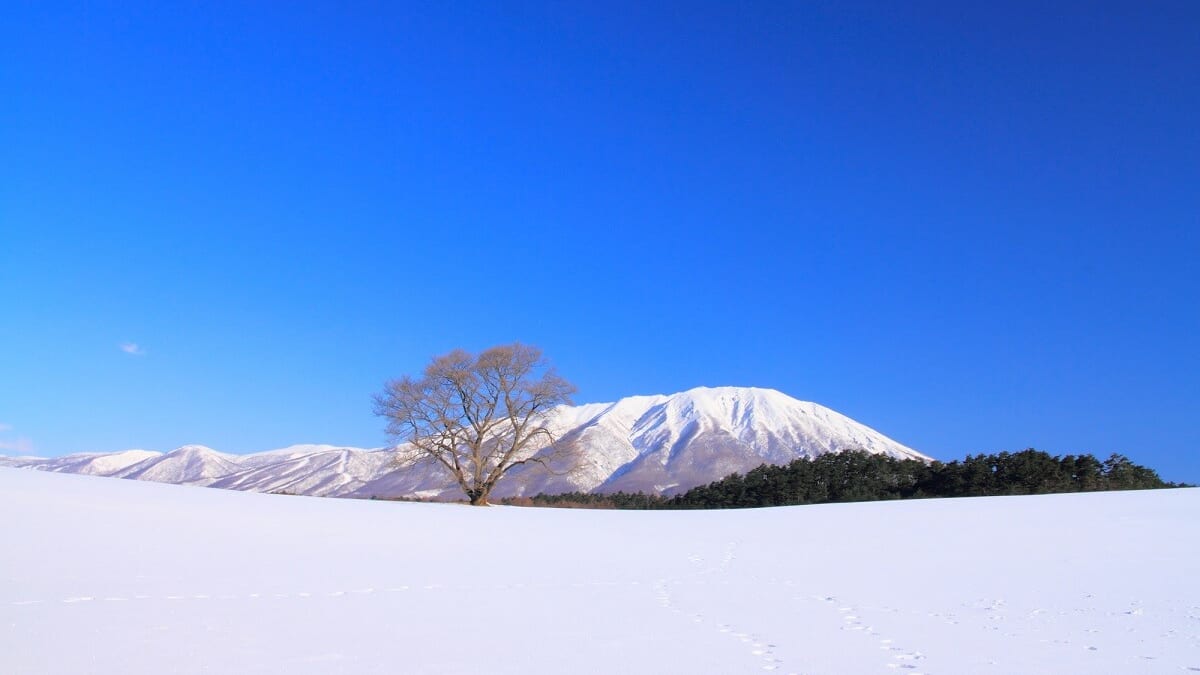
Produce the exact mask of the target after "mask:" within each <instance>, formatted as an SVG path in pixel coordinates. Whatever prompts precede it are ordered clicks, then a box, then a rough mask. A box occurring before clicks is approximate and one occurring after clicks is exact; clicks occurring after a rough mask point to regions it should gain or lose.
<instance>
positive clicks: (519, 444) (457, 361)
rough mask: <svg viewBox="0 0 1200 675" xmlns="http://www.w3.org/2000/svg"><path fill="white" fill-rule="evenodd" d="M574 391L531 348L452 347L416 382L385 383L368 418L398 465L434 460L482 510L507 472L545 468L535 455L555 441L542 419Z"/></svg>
mask: <svg viewBox="0 0 1200 675" xmlns="http://www.w3.org/2000/svg"><path fill="white" fill-rule="evenodd" d="M573 393H575V387H574V385H572V384H571V383H570V382H567V381H566V380H565V379H563V378H562V377H559V375H558V373H557V372H555V370H554V368H553V367H551V366H550V365H549V364H548V363H547V362H546V361H545V359H543V358H542V351H541V350H540V349H538V348H537V347H533V346H529V345H523V344H520V343H513V344H511V345H501V346H498V347H492V348H490V349H487V350H484V351H483V352H481V353H479V354H478V355H475V354H471V353H469V352H466V351H463V350H461V349H456V350H454V351H452V352H450V353H449V354H445V355H442V356H437V357H434V358H433V360H432V361H430V363H429V365H428V366H426V367H425V372H424V373H423V374H422V376H421V377H419V378H413V377H409V376H407V375H406V376H404V377H402V378H400V379H398V380H392V381H391V382H388V383H387V385H386V386H385V387H384V390H383V392H382V393H380V394H377V395H376V396H375V414H376V415H379V416H381V417H385V418H387V432H388V434H389V435H390V436H391V437H392V438H393V439H395V440H398V441H401V444H399V445H398V446H397V452H398V455H399V461H400V463H401V465H402V466H405V467H411V466H413V465H414V464H416V463H418V462H421V461H433V462H436V463H437V464H438V465H440V466H441V467H443V468H444V469H445V470H446V471H448V472H449V473H450V474H451V476H452V477H453V478H454V480H455V481H456V482H457V483H458V485H459V487H461V488H462V490H463V492H464V493H466V495H467V498H468V499H469V500H470V501H471V503H472V504H474V505H477V506H481V505H486V504H487V500H488V495H489V494H490V493H491V491H492V488H494V487H495V486H496V483H497V482H499V481H500V479H502V478H504V476H505V474H507V473H508V472H509V470H511V469H513V468H514V467H517V466H521V465H523V464H529V463H538V464H543V465H546V464H547V463H548V461H549V459H550V457H549V456H548V455H546V454H544V453H539V450H544V449H545V448H548V447H549V446H550V445H551V444H552V443H553V442H554V437H553V434H552V433H551V430H550V429H549V428H548V427H547V423H548V421H549V420H548V415H549V413H550V412H551V411H552V410H553V409H554V407H555V406H558V405H560V404H569V403H570V402H571V399H570V397H571V394H573Z"/></svg>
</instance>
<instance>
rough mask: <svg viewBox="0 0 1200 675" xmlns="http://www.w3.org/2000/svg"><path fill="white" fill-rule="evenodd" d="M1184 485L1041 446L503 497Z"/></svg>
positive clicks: (535, 500) (645, 503)
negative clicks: (944, 458) (683, 485)
mask: <svg viewBox="0 0 1200 675" xmlns="http://www.w3.org/2000/svg"><path fill="white" fill-rule="evenodd" d="M1168 487H1182V485H1177V484H1174V483H1168V482H1164V481H1163V480H1162V479H1161V478H1159V476H1158V474H1157V473H1156V472H1155V471H1153V470H1152V469H1149V468H1146V467H1144V466H1140V465H1138V464H1134V463H1133V462H1131V461H1130V460H1129V458H1127V457H1125V456H1123V455H1116V454H1114V455H1112V456H1111V457H1109V458H1108V459H1106V460H1103V461H1101V460H1099V459H1097V458H1096V457H1094V456H1092V455H1090V454H1084V455H1062V456H1055V455H1050V454H1048V453H1046V452H1042V451H1040V450H1034V449H1029V450H1022V451H1020V452H1001V453H997V454H987V455H983V454H981V455H968V456H967V457H966V458H965V459H963V460H961V461H960V460H955V461H952V462H936V461H935V462H931V463H928V464H926V463H925V462H922V461H919V460H915V459H896V458H893V457H887V456H883V455H873V454H870V453H868V452H865V451H862V450H848V451H844V452H831V453H826V454H824V455H821V456H819V457H817V458H815V459H809V458H803V459H797V460H795V461H793V462H791V463H789V464H786V465H778V466H776V465H769V464H763V465H761V466H759V467H758V468H755V469H752V470H750V471H748V472H747V473H746V474H745V475H742V474H739V473H734V474H731V475H729V476H726V477H725V478H722V479H721V480H718V481H715V482H712V483H709V484H708V485H702V486H698V487H694V488H692V489H690V490H688V491H687V492H684V493H682V494H679V495H675V496H673V497H660V496H658V495H651V494H645V493H640V492H639V493H632V494H631V493H625V492H617V493H612V494H590V493H583V492H571V493H565V494H555V495H544V494H539V495H535V496H533V497H517V498H510V499H505V500H503V503H505V504H511V505H520V506H559V507H576V508H618V509H727V508H749V507H759V506H791V505H798V504H826V503H832V502H860V501H878V500H885V499H915V498H922V497H984V496H995V495H1035V494H1050V493H1060V492H1095V491H1102V490H1144V489H1153V488H1168Z"/></svg>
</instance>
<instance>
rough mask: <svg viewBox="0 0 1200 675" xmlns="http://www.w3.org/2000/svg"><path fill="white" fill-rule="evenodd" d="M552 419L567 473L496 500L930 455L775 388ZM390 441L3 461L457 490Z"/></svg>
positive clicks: (317, 487) (388, 490) (522, 483)
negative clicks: (374, 445) (403, 460)
mask: <svg viewBox="0 0 1200 675" xmlns="http://www.w3.org/2000/svg"><path fill="white" fill-rule="evenodd" d="M551 426H552V428H553V429H554V431H555V432H556V436H557V437H558V441H557V443H555V445H554V446H553V447H552V448H550V449H547V450H545V451H544V452H546V453H548V454H549V453H551V452H555V453H558V454H560V455H561V454H563V453H566V454H568V455H569V456H570V457H571V460H570V464H571V467H570V470H569V471H564V472H555V473H553V474H551V473H547V472H545V471H543V470H541V469H540V468H538V467H536V466H535V467H532V468H528V469H527V468H526V467H518V468H516V469H514V470H513V472H511V473H510V474H509V476H507V477H506V479H505V481H503V482H501V483H500V484H499V485H497V487H496V490H495V492H494V493H493V494H494V496H496V497H504V496H511V495H522V494H525V495H531V494H537V493H539V492H545V493H555V492H570V491H582V492H616V491H619V490H623V491H625V492H636V491H643V492H655V493H659V494H675V493H678V492H682V491H685V490H687V489H688V488H691V487H694V486H696V485H703V484H706V483H709V482H711V481H714V480H718V479H720V478H722V477H724V476H727V475H729V474H730V473H733V472H735V471H738V472H745V471H748V470H750V469H752V468H754V467H756V466H758V465H760V464H763V463H768V464H784V463H787V462H790V461H792V460H794V459H797V458H800V457H816V456H818V455H821V454H824V453H827V452H837V451H840V450H848V449H861V450H865V451H867V452H871V453H876V454H884V455H889V456H892V457H897V458H902V459H904V458H909V459H919V460H925V461H927V460H928V459H929V458H928V457H926V456H924V455H922V454H920V453H918V452H916V451H915V450H913V449H911V448H908V447H906V446H904V445H901V444H899V443H897V442H895V441H893V440H891V439H890V438H888V437H886V436H884V435H883V434H880V433H879V432H877V431H875V430H874V429H871V428H869V427H866V426H864V425H862V424H859V423H858V422H855V421H854V420H852V419H850V418H848V417H846V416H845V415H841V414H839V413H837V412H834V411H832V410H830V409H828V408H825V407H823V406H820V405H817V404H816V403H809V402H805V401H797V400H796V399H793V398H790V397H788V396H786V395H785V394H782V393H780V392H778V391H775V390H772V389H756V388H749V387H716V388H707V387H700V388H697V389H691V390H688V391H685V392H682V393H679V394H673V395H669V396H631V397H628V398H623V399H621V400H619V401H617V402H615V403H591V404H586V405H579V406H562V407H560V408H558V409H557V410H555V412H554V416H553V418H552V419H551ZM394 457H395V453H393V452H391V451H390V450H389V449H386V448H385V449H360V448H347V447H335V446H328V445H297V446H292V447H288V448H283V449H280V450H272V451H268V452H260V453H256V454H252V455H231V454H225V453H220V452H217V451H216V450H213V449H211V448H207V447H204V446H200V445H187V446H183V447H181V448H177V449H175V450H172V451H170V452H167V453H158V452H152V451H147V450H127V451H124V452H116V453H109V454H97V453H89V454H77V455H68V456H65V457H58V458H51V459H40V458H10V457H0V466H24V467H30V468H36V469H42V470H45V471H56V472H64V473H87V474H92V475H99V476H114V477H119V478H133V479H138V480H150V481H158V482H164V483H179V484H187V485H206V486H212V487H221V488H228V489H234V490H247V491H254V492H287V493H291V494H305V495H315V496H350V497H372V496H376V497H398V496H420V497H445V498H457V497H459V496H460V495H459V491H458V488H457V487H456V486H455V485H454V483H453V481H451V480H450V479H449V477H448V476H446V475H445V474H444V473H443V472H442V471H441V470H439V469H438V468H437V467H434V466H419V467H412V468H408V469H404V470H398V469H397V467H396V465H395V462H394Z"/></svg>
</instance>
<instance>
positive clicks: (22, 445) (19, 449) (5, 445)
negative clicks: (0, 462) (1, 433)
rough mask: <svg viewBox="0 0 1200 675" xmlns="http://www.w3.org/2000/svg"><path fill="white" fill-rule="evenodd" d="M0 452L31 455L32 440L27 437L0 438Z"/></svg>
mask: <svg viewBox="0 0 1200 675" xmlns="http://www.w3.org/2000/svg"><path fill="white" fill-rule="evenodd" d="M0 452H15V453H16V454H18V455H32V454H33V441H31V440H29V439H28V438H15V439H12V440H8V439H3V438H0Z"/></svg>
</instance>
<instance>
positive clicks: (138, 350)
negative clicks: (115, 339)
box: [118, 342, 146, 356]
mask: <svg viewBox="0 0 1200 675" xmlns="http://www.w3.org/2000/svg"><path fill="white" fill-rule="evenodd" d="M118 346H119V347H120V348H121V351H123V352H125V353H126V354H131V355H133V356H145V354H146V350H145V349H142V347H141V345H139V344H138V343H136V342H122V343H121V344H120V345H118Z"/></svg>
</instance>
